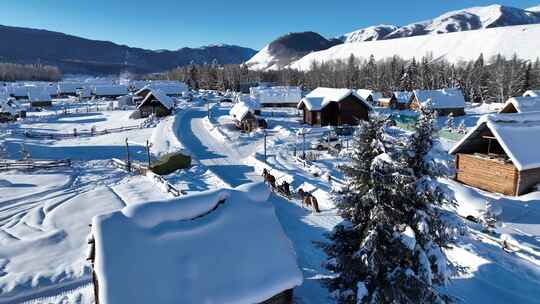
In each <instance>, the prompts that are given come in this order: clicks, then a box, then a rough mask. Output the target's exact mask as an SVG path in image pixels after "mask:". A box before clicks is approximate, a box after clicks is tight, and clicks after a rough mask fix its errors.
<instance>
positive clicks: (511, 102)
mask: <svg viewBox="0 0 540 304" xmlns="http://www.w3.org/2000/svg"><path fill="white" fill-rule="evenodd" d="M538 111H540V97H512V98H510V99H508V100H507V101H506V103H505V104H504V106H503V107H502V108H501V110H500V111H499V113H500V114H509V113H528V112H538Z"/></svg>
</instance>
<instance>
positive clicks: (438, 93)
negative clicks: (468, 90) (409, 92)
mask: <svg viewBox="0 0 540 304" xmlns="http://www.w3.org/2000/svg"><path fill="white" fill-rule="evenodd" d="M413 94H414V95H415V96H416V98H417V99H418V102H420V104H421V105H422V106H424V105H425V104H426V103H427V101H428V100H429V99H431V104H432V106H433V108H434V109H449V108H464V107H465V97H463V93H461V90H460V89H440V90H414V91H413Z"/></svg>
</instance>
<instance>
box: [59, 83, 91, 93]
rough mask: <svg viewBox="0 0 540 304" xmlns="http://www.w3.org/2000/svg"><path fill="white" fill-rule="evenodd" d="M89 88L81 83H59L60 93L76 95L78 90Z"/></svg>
mask: <svg viewBox="0 0 540 304" xmlns="http://www.w3.org/2000/svg"><path fill="white" fill-rule="evenodd" d="M85 86H88V84H84V83H81V82H59V83H58V93H60V94H62V93H76V92H77V89H80V88H83V87H85Z"/></svg>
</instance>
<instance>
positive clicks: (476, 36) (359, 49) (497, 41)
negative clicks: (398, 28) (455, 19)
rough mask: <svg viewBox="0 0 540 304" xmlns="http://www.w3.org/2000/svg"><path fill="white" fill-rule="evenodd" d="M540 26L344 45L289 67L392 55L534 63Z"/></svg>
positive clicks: (537, 55)
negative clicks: (496, 58) (510, 59)
mask: <svg viewBox="0 0 540 304" xmlns="http://www.w3.org/2000/svg"><path fill="white" fill-rule="evenodd" d="M539 37H540V24H531V25H517V26H505V27H497V28H488V29H482V30H476V31H465V32H455V33H448V34H441V35H421V36H414V37H407V38H400V39H389V40H379V41H368V42H357V43H345V44H342V45H338V46H334V47H332V48H329V49H327V50H324V51H320V52H313V53H310V54H308V55H306V56H304V57H303V58H302V59H300V60H298V61H296V62H294V63H293V64H291V65H290V67H291V68H294V69H299V70H308V69H310V67H311V66H312V63H313V62H318V63H321V62H329V61H333V60H338V59H339V60H347V59H348V58H349V57H350V55H351V54H352V55H354V56H355V57H357V58H369V56H370V55H372V54H373V55H374V56H375V59H383V58H388V57H392V56H394V55H397V56H400V57H402V58H404V59H411V58H413V57H416V58H419V57H421V56H424V55H426V54H431V55H432V56H433V58H434V59H441V58H444V59H446V60H448V61H450V62H458V61H461V60H475V59H477V58H478V56H480V54H483V55H484V57H485V58H490V57H492V56H495V55H497V54H501V55H504V56H506V57H511V56H513V55H514V54H517V55H518V56H519V57H520V58H522V59H530V60H536V58H538V57H539V56H540V53H539V52H538V50H539V49H540V39H539Z"/></svg>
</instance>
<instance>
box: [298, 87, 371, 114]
mask: <svg viewBox="0 0 540 304" xmlns="http://www.w3.org/2000/svg"><path fill="white" fill-rule="evenodd" d="M350 95H354V96H356V97H357V98H358V99H360V100H361V101H362V102H363V103H364V104H365V105H366V106H367V107H369V108H371V106H370V105H369V104H368V103H367V102H366V101H365V99H364V98H362V97H361V96H360V95H358V93H357V92H355V91H354V90H351V89H334V88H323V87H319V88H316V89H315V90H313V91H311V92H310V93H309V94H307V95H306V97H304V98H302V100H301V101H300V102H299V103H298V108H300V107H301V105H302V104H304V105H305V106H306V108H307V109H308V110H309V111H320V110H322V109H323V108H324V107H326V106H327V105H328V104H329V103H330V102H340V101H342V100H343V99H345V98H347V97H349V96H350Z"/></svg>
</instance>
